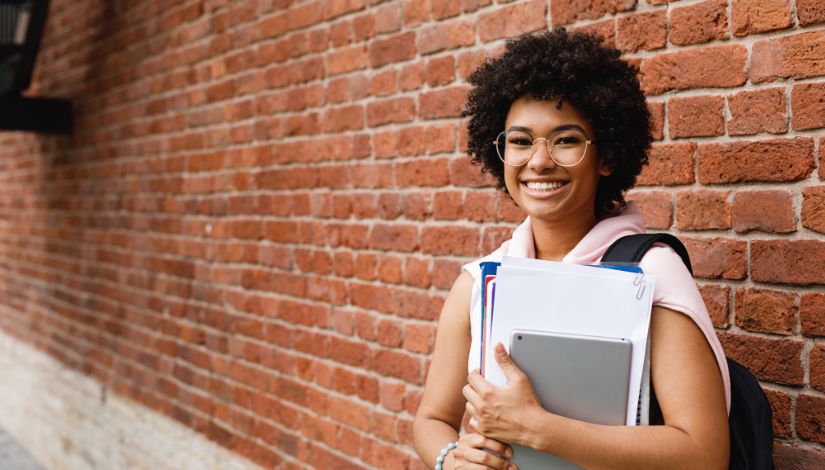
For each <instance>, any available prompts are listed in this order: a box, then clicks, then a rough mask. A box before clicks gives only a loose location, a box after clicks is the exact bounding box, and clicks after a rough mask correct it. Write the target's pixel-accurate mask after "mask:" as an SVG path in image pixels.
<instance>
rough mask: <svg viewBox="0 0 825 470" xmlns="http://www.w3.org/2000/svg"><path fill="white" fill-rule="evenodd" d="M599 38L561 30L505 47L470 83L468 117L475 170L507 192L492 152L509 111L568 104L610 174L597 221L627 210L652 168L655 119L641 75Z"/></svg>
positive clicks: (600, 193) (599, 197)
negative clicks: (524, 103) (631, 192)
mask: <svg viewBox="0 0 825 470" xmlns="http://www.w3.org/2000/svg"><path fill="white" fill-rule="evenodd" d="M601 42H602V40H601V39H600V38H598V37H596V36H592V35H589V34H582V33H568V32H567V31H565V30H564V29H563V28H560V29H556V30H553V31H545V32H542V33H538V34H529V35H524V36H521V37H518V38H515V39H511V40H508V41H507V44H506V47H505V51H504V53H503V54H502V55H501V56H500V57H498V58H494V59H488V60H487V61H486V62H485V63H484V64H482V65H481V66H479V68H477V69H476V70H475V71H474V72H473V73H472V74H471V75H470V77H469V78H468V81H469V82H470V84H471V85H472V88H471V90H470V92H469V95H468V97H467V105H466V108H465V111H464V114H465V115H466V116H469V117H470V120H469V123H468V126H467V130H468V134H469V139H468V144H467V151H468V153H469V154H470V155H471V157H472V159H473V163H474V164H480V165H481V166H482V171H483V172H484V171H486V172H489V173H491V174H493V175H494V176H495V177H496V178H497V179H498V189H500V190H506V189H505V185H504V164H503V163H502V162H501V160H499V158H498V155H497V154H496V150H495V147H494V145H492V144H491V142H492V141H493V140H495V138H496V136H497V135H498V134H499V133H500V132H501V131H502V130H504V121H505V119H506V118H507V113H508V112H509V110H510V105H511V104H512V103H513V101H515V100H516V99H518V98H521V97H523V96H530V97H533V98H536V99H538V100H554V101H556V102H557V106H559V107H560V106H561V104H562V102H568V103H570V104H572V105H573V106H575V107H576V108H577V109H578V110H579V111H581V112H582V113H583V114H584V115H585V116H586V117H587V119H588V120H589V122H590V123H591V124H592V126H593V128H594V129H595V132H596V135H595V136H593V137H594V140H595V141H596V148H597V151H598V153H599V156H600V157H601V158H602V159H603V161H604V162H605V164H606V165H607V166H608V167H609V168H610V169H611V170H612V173H611V174H610V175H609V176H603V177H601V178H600V180H599V184H598V188H597V189H596V207H595V213H596V217H597V218H602V217H603V216H604V215H606V214H609V213H612V212H615V211H617V210H619V209H621V208H622V207H624V206H625V201H624V196H623V193H624V191H626V190H628V189H630V188H632V187H633V185H634V184H635V182H636V177H637V176H638V175H639V172H640V171H641V169H642V166H643V165H644V164H645V163H647V153H646V151H647V149H648V148H650V143H651V141H652V137H651V134H650V113H649V111H648V109H647V105H646V103H645V97H644V94H643V93H642V90H641V87H640V85H639V81H638V79H637V78H636V74H637V72H638V69H637V68H636V67H634V66H632V65H630V64H628V63H627V62H624V61H623V60H621V58H620V53H619V51H617V50H616V49H613V48H609V47H606V46H604V45H602V44H601Z"/></svg>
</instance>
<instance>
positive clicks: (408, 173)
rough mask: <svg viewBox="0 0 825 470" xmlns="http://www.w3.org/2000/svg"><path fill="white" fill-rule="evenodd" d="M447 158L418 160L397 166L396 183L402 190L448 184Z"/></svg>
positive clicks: (400, 163)
mask: <svg viewBox="0 0 825 470" xmlns="http://www.w3.org/2000/svg"><path fill="white" fill-rule="evenodd" d="M447 162H448V160H447V159H446V158H417V159H415V160H409V161H406V162H398V163H396V164H395V182H396V184H397V185H398V186H400V187H402V188H406V187H411V186H443V185H446V184H447Z"/></svg>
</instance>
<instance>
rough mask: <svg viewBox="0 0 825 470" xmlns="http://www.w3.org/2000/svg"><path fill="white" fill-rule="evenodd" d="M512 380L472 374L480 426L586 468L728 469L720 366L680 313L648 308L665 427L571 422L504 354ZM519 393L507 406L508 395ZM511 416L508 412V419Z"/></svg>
mask: <svg viewBox="0 0 825 470" xmlns="http://www.w3.org/2000/svg"><path fill="white" fill-rule="evenodd" d="M499 361H500V363H502V365H503V368H504V369H505V371H506V370H507V369H509V373H508V378H510V379H511V381H510V382H509V383H508V385H506V386H504V387H495V386H493V385H492V384H490V383H489V382H486V381H484V379H483V378H481V377H480V376H478V374H477V373H475V372H474V373H473V374H471V375H470V378H469V380H470V385H469V386H468V387H465V392H464V393H465V396H466V397H467V399H468V412H470V414H471V416H472V418H473V421H472V424H474V425H475V426H476V427H477V429H478V431H479V432H480V433H481V434H484V435H485V436H488V437H490V438H493V439H498V440H501V441H503V442H509V443H510V444H521V445H526V446H529V447H532V448H535V449H538V450H541V451H543V452H549V453H552V454H555V455H557V456H559V457H562V458H564V459H566V460H569V461H571V462H573V463H576V464H578V465H580V466H582V467H585V468H628V469H644V468H655V469H658V468H668V469H679V468H689V469H693V468H707V469H714V468H727V466H728V458H729V455H728V453H729V443H728V442H729V441H728V439H729V436H728V419H727V412H726V409H725V396H724V388H723V385H722V378H721V375H720V373H719V367H718V365H717V363H716V359H715V358H714V355H713V352H712V351H711V349H710V346H708V344H707V341H706V340H705V337H704V335H703V334H702V332H701V330H699V328H698V327H697V326H696V324H695V323H694V322H693V321H692V320H691V319H690V318H688V317H687V316H686V315H683V314H681V313H678V312H675V311H673V310H670V309H667V308H663V307H654V308H653V314H652V319H651V380H652V385H653V387H654V390H655V391H656V397H657V399H658V401H659V405H660V407H661V409H662V415H663V417H664V421H665V424H664V425H663V426H603V425H596V424H590V423H585V422H582V421H576V420H572V419H568V418H564V417H561V416H558V415H554V414H551V413H548V412H545V411H543V410H541V411H539V410H535V409H532V410H527V411H526V410H525V409H524V408H525V406H526V405H525V403H528V404H529V403H531V402H532V399H531V398H530V397H532V394H533V392H532V388H531V387H530V385H529V381H528V380H527V379H526V377H525V376H524V375H523V374H522V373H521V371H519V370H518V369H517V368H516V367H515V364H513V363H512V361H511V360H510V358H509V356H507V355H506V354H505V355H503V356H500V357H499ZM514 395H520V396H522V397H526V398H523V399H522V400H521V404H520V405H519V406H518V407H511V406H509V405H508V402H510V403H512V402H513V401H514V400H513V396H514ZM511 417H514V418H512V419H511Z"/></svg>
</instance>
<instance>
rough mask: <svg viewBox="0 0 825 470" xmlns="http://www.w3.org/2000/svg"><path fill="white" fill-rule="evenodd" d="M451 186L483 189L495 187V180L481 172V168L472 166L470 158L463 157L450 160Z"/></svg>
mask: <svg viewBox="0 0 825 470" xmlns="http://www.w3.org/2000/svg"><path fill="white" fill-rule="evenodd" d="M450 184H451V185H454V186H459V187H467V186H469V187H476V188H477V187H481V186H491V185H495V184H496V183H495V179H494V178H493V177H492V176H491V175H490V174H489V173H484V174H482V172H481V167H479V166H475V165H473V164H472V160H470V158H469V157H466V156H461V157H458V158H454V159H452V160H450Z"/></svg>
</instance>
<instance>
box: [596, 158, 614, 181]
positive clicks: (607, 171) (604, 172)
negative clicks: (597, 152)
mask: <svg viewBox="0 0 825 470" xmlns="http://www.w3.org/2000/svg"><path fill="white" fill-rule="evenodd" d="M612 173H613V167H611V166H610V165H608V164H607V162H606V159H605V158H604V156H603V155H602V156H600V157H599V174H600V175H601V176H610V175H611V174H612Z"/></svg>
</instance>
